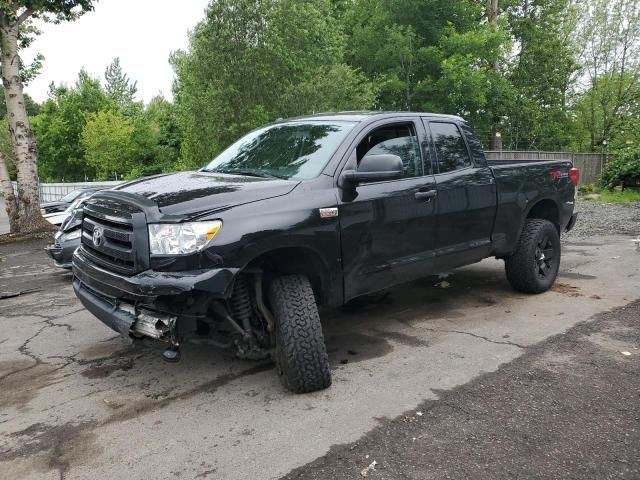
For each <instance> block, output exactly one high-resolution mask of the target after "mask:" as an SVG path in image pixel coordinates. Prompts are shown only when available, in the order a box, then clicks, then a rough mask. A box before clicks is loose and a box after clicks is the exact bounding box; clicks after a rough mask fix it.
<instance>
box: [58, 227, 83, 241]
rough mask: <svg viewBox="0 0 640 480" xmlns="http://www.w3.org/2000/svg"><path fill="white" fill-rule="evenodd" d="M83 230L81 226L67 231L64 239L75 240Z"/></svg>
mask: <svg viewBox="0 0 640 480" xmlns="http://www.w3.org/2000/svg"><path fill="white" fill-rule="evenodd" d="M81 233H82V230H81V229H80V228H79V229H78V230H74V231H73V232H69V233H65V234H64V235H63V237H62V240H75V239H76V238H80V234H81Z"/></svg>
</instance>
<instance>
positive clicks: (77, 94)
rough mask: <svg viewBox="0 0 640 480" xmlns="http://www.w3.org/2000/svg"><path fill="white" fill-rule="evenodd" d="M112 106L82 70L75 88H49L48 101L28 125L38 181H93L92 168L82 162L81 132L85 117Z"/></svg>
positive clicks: (104, 94) (94, 81)
mask: <svg viewBox="0 0 640 480" xmlns="http://www.w3.org/2000/svg"><path fill="white" fill-rule="evenodd" d="M112 106H113V103H112V102H111V101H110V100H109V98H107V95H106V93H105V91H104V89H103V88H102V86H101V85H100V81H99V80H98V79H97V78H92V77H91V76H90V75H89V74H88V73H87V72H85V71H84V70H81V71H80V73H79V74H78V79H77V81H76V83H75V85H73V86H71V87H67V86H64V85H60V86H55V85H52V86H51V87H50V92H49V99H48V100H47V101H46V102H44V103H43V104H42V106H41V108H40V113H39V114H38V115H37V116H35V117H34V118H33V121H32V124H33V130H34V133H35V137H36V140H37V141H38V156H39V160H38V163H39V168H38V171H39V173H40V176H41V178H43V179H45V180H49V181H67V182H74V181H84V180H86V179H93V178H94V177H95V170H94V168H93V166H92V165H90V164H88V163H87V162H86V160H85V154H84V147H83V145H82V141H81V140H82V131H83V129H84V126H85V124H86V122H87V116H89V115H90V114H92V113H96V112H99V111H102V110H106V109H109V108H111V107H112Z"/></svg>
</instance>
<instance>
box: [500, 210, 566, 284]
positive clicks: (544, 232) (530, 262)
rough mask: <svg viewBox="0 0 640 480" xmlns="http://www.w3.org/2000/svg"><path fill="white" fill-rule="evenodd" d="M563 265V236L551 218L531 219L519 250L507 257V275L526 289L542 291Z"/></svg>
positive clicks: (514, 282)
mask: <svg viewBox="0 0 640 480" xmlns="http://www.w3.org/2000/svg"><path fill="white" fill-rule="evenodd" d="M559 268H560V236H559V235H558V230H557V229H556V227H555V226H554V225H553V223H551V222H550V221H548V220H542V219H537V218H531V219H527V220H526V223H525V225H524V228H523V229H522V233H521V235H520V239H519V240H518V246H517V248H516V251H515V252H513V254H511V255H510V256H509V257H507V258H506V259H505V270H506V273H507V279H508V280H509V283H510V284H511V286H512V287H513V288H514V289H516V290H518V291H520V292H524V293H542V292H545V291H547V290H548V289H549V288H551V286H552V285H553V282H555V280H556V277H557V276H558V270H559Z"/></svg>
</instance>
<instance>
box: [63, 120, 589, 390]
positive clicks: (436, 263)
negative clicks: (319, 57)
mask: <svg viewBox="0 0 640 480" xmlns="http://www.w3.org/2000/svg"><path fill="white" fill-rule="evenodd" d="M577 183H578V170H577V169H575V168H573V166H572V164H571V162H570V161H552V162H511V163H509V162H504V161H502V162H496V163H495V164H494V163H492V162H488V161H487V160H486V159H485V155H484V153H483V151H482V148H481V146H480V143H479V142H478V140H477V139H476V138H475V136H474V134H473V132H472V129H471V127H470V126H469V125H468V124H467V123H466V122H465V121H464V120H463V119H461V118H459V117H454V116H446V115H435V114H429V113H406V112H405V113H380V112H375V113H374V112H371V113H369V112H364V113H360V112H355V113H353V112H352V113H342V114H323V115H315V116H309V117H302V118H295V119H290V120H284V121H278V122H276V123H273V124H271V125H268V126H265V127H263V128H259V129H257V130H254V131H253V132H250V133H249V134H247V135H246V136H244V137H242V138H241V139H240V140H238V141H237V142H236V143H234V144H233V145H231V146H230V147H229V148H227V149H226V150H225V151H224V152H222V153H221V154H220V155H218V156H217V157H216V158H215V159H214V160H213V161H211V163H209V164H208V165H207V166H205V167H204V168H202V169H200V170H198V171H195V172H182V173H175V174H170V175H159V176H155V177H150V178H145V179H141V180H137V181H134V182H131V183H128V184H125V185H122V186H119V187H117V188H115V189H114V190H110V191H104V192H100V193H97V194H96V195H94V196H93V197H92V198H91V199H90V200H88V201H87V202H86V204H85V206H84V209H83V212H82V215H83V219H82V222H83V223H82V237H81V246H80V248H78V250H77V251H76V252H75V254H74V257H73V272H74V281H73V286H74V290H75V292H76V294H77V296H78V297H79V299H80V300H81V302H82V303H83V304H84V306H85V307H86V308H87V309H88V310H89V311H90V312H92V313H93V314H94V315H95V316H96V317H98V318H99V319H100V320H101V321H102V322H104V323H105V324H107V325H108V326H109V327H111V328H112V329H114V330H116V331H118V332H120V333H121V334H123V335H125V336H127V337H130V338H134V339H139V338H144V337H151V338H153V339H159V340H163V341H166V342H168V348H167V349H166V350H165V352H164V356H165V359H167V360H169V361H172V360H174V361H175V360H177V359H178V358H179V345H180V342H181V341H183V340H184V339H187V338H192V337H194V336H195V337H204V341H207V342H209V343H212V344H214V345H218V346H222V347H226V348H233V349H234V350H235V351H236V353H237V354H238V355H240V356H242V357H244V358H255V359H259V358H265V357H267V356H272V357H273V358H274V360H275V363H276V365H277V369H278V372H279V374H280V377H281V379H282V381H283V383H284V385H285V386H286V387H287V388H289V389H290V390H292V391H294V392H299V393H301V392H310V391H314V390H318V389H322V388H326V387H328V386H329V385H330V383H331V373H330V369H329V363H328V359H327V353H326V347H325V342H324V338H323V333H322V326H321V323H320V317H319V313H318V307H336V306H340V305H343V304H345V303H346V302H348V301H350V300H351V299H354V298H356V297H359V296H362V295H365V294H370V293H372V292H377V291H380V290H383V289H386V288H388V287H390V286H392V285H396V284H399V283H402V282H407V281H411V280H414V279H416V278H419V277H424V276H429V275H433V274H437V273H439V272H446V271H449V270H451V269H453V268H456V267H459V266H462V265H467V264H471V263H474V262H478V261H480V260H482V259H484V258H487V257H496V258H499V259H504V261H505V268H506V274H507V277H508V279H509V281H510V283H511V285H512V286H513V288H515V289H517V290H519V291H522V292H528V293H541V292H544V291H545V290H547V289H549V288H550V287H551V285H552V284H553V282H554V280H555V278H556V275H557V273H558V268H559V264H560V233H561V232H562V231H564V230H569V229H571V228H572V227H573V225H574V223H575V220H576V214H575V213H574V197H575V189H576V184H577Z"/></svg>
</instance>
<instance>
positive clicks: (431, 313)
mask: <svg viewBox="0 0 640 480" xmlns="http://www.w3.org/2000/svg"><path fill="white" fill-rule="evenodd" d="M629 240H630V239H629V237H626V236H609V237H595V236H594V237H590V238H588V239H576V240H573V239H569V241H567V242H565V243H564V251H563V259H562V266H561V275H560V277H559V279H558V282H557V283H556V285H555V287H554V288H553V289H552V290H551V291H549V292H547V293H544V294H542V295H524V294H520V293H517V292H514V291H513V290H512V289H511V288H510V287H509V285H508V283H507V282H506V280H505V277H504V271H503V264H502V262H501V261H497V260H492V259H491V260H485V261H483V262H480V263H478V264H475V265H471V266H468V267H465V268H462V269H460V270H456V271H454V272H453V273H452V274H451V275H450V276H449V277H448V278H447V279H446V280H445V281H444V282H443V281H442V280H438V279H434V278H427V279H424V280H421V281H417V282H413V283H411V284H407V285H403V286H400V287H397V288H395V289H393V290H391V291H390V293H389V295H388V296H387V297H384V298H381V299H378V301H376V302H364V303H363V304H362V305H360V306H359V307H358V308H354V309H353V310H352V311H351V312H340V311H328V312H323V313H322V318H323V324H324V330H325V336H326V339H327V344H328V350H329V356H330V361H331V365H332V374H333V385H332V386H331V388H329V389H327V390H324V391H321V392H316V393H313V394H308V395H294V394H291V393H289V392H287V391H285V390H284V389H283V388H282V387H281V386H280V384H279V382H278V379H277V377H276V374H275V372H274V371H273V367H272V365H271V364H270V363H268V362H263V363H256V362H249V361H241V360H238V359H235V358H233V357H231V356H229V355H228V354H226V353H224V352H220V351H218V350H216V349H215V348H212V347H210V346H205V345H185V347H184V349H183V359H182V361H181V362H180V363H178V364H167V363H165V362H163V361H162V360H161V355H160V354H161V351H162V348H161V346H159V345H158V346H152V347H134V346H131V345H129V344H128V343H127V342H126V341H125V340H123V339H122V338H120V337H119V336H117V335H116V334H114V333H113V332H112V331H110V330H109V329H107V328H106V327H105V326H104V325H102V324H101V323H100V322H99V321H98V320H96V319H95V318H93V317H92V316H91V315H90V314H89V313H88V312H86V311H85V310H84V309H83V308H82V307H81V306H80V305H79V303H78V301H77V300H76V299H75V297H74V295H73V292H72V288H71V284H70V280H71V278H70V274H68V273H66V272H64V271H59V270H56V269H55V268H54V267H53V266H52V264H51V262H49V261H48V259H47V258H46V257H45V255H44V252H43V251H42V248H43V247H44V243H43V242H30V243H18V244H16V243H14V244H7V245H0V292H11V293H13V294H19V295H17V296H14V297H11V298H4V299H0V327H1V328H0V472H2V475H1V476H2V477H3V478H11V479H30V478H34V479H49V478H51V479H59V478H64V479H67V480H68V479H92V478H96V479H102V478H114V479H115V478H117V479H119V478H126V479H148V478H173V477H176V478H218V479H225V480H226V479H231V480H232V479H277V478H281V477H283V476H286V475H290V476H291V478H296V475H297V476H298V477H300V478H334V477H335V478H362V473H363V470H364V469H366V468H367V467H368V466H369V465H370V464H371V463H372V462H373V461H374V460H375V461H376V462H378V465H377V466H375V465H374V467H373V468H375V470H374V469H371V470H368V471H365V474H366V475H367V476H368V477H369V478H378V477H379V478H447V475H448V476H449V477H450V478H535V477H536V476H537V473H538V472H542V473H544V475H542V474H541V475H540V476H541V477H543V478H544V476H545V475H546V477H548V478H552V477H553V478H572V477H573V478H613V477H614V476H618V475H623V476H625V475H626V476H627V477H628V478H638V475H637V461H638V454H637V448H638V437H637V428H638V420H639V417H638V410H637V404H638V400H639V399H638V395H637V394H638V391H639V389H638V383H637V373H635V372H637V371H638V369H637V361H638V360H637V355H638V350H637V347H638V343H637V324H634V323H633V322H634V319H637V309H636V310H630V311H631V312H633V313H630V314H629V316H625V315H624V314H622V313H620V312H623V311H622V310H612V311H613V313H612V315H614V317H611V318H612V320H611V321H612V322H618V323H610V324H601V323H600V322H601V321H603V320H602V319H603V318H604V317H602V316H601V314H602V313H603V312H607V311H609V310H611V309H615V308H619V307H622V306H625V305H629V307H628V308H629V309H631V308H632V306H631V303H632V302H633V301H634V300H636V299H637V298H638V297H640V295H639V292H640V252H639V251H636V249H635V246H634V244H633V243H632V242H631V241H629ZM34 290H35V291H34ZM21 292H22V294H20V293H21ZM633 308H636V307H633ZM618 317H619V318H618ZM581 322H587V323H586V325H587V326H584V327H578V329H577V330H572V328H573V327H575V326H576V325H577V324H579V323H581ZM589 325H593V328H594V330H592V331H591V330H588V328H590V327H588V326H589ZM585 328H586V329H587V330H584V329H585ZM580 329H582V330H580ZM634 329H636V330H634ZM634 331H635V333H634ZM567 332H569V333H567ZM590 332H591V333H590ZM565 333H566V335H562V334H565ZM588 333H590V335H587V334H588ZM558 335H561V337H557V336H558ZM634 335H635V336H634ZM550 339H551V340H550ZM558 339H559V340H558ZM545 341H546V342H551V343H548V344H545V343H542V344H541V342H545ZM554 342H555V343H554ZM558 342H559V343H558ZM563 342H564V343H563ZM538 344H541V345H538ZM621 351H628V352H629V353H630V354H631V355H630V356H629V358H627V356H623V355H622V354H621V353H619V352H621ZM607 355H610V358H608V357H607ZM589 362H592V363H593V365H592V364H591V363H589ZM624 362H629V363H624ZM616 366H617V367H618V368H614V367H616ZM631 367H633V368H631ZM528 372H531V373H528ZM634 375H636V376H635V377H634ZM614 377H615V378H614ZM579 382H583V384H581V385H578V383H579ZM589 385H591V386H592V390H591V391H589V390H588V388H587V387H589ZM625 389H626V390H625ZM545 399H546V400H545ZM547 400H548V403H545V402H547ZM634 401H635V405H632V403H633V402H634ZM458 407H460V408H462V409H463V410H464V411H462V410H460V409H459V408H458ZM418 411H420V412H421V413H422V414H423V415H421V416H420V415H418V414H417V412H418ZM465 411H466V412H468V413H465ZM432 412H433V413H432ZM430 415H433V416H432V417H430ZM404 419H406V420H404ZM396 424H399V425H400V427H406V430H402V429H401V428H400V427H398V429H395V428H396V427H395V426H394V425H396ZM387 427H388V428H391V429H392V430H389V431H390V432H391V433H390V434H389V435H390V437H389V439H390V440H389V441H387V442H386V443H385V440H384V439H383V438H381V437H380V436H377V435H379V434H378V433H377V432H378V431H383V430H384V429H385V428H387ZM518 432H520V433H518ZM627 434H628V436H627ZM516 435H519V436H520V437H521V438H520V439H518V438H515V436H516ZM414 437H415V438H416V440H415V441H414V440H413V438H414ZM372 439H377V440H375V441H373V440H372ZM607 440H610V441H609V442H607ZM369 442H371V443H369ZM409 442H410V443H409ZM413 442H416V447H415V449H413V447H412V445H413ZM625 442H627V443H625ZM396 444H397V448H396V447H394V445H396ZM365 445H366V446H367V448H362V449H361V446H365ZM501 445H502V446H504V448H503V449H501ZM581 448H584V450H585V454H584V455H582V456H581V455H580V454H579V450H580V449H581ZM634 449H635V450H634ZM634 451H635V454H634ZM353 452H356V453H357V455H356V454H355V453H354V454H353V455H352V456H351V454H352V453H353ZM405 453H406V455H405V456H402V455H404V454H405ZM327 454H329V456H328V457H326V458H323V457H324V456H325V455H327ZM367 455H369V457H368V458H367ZM634 455H635V456H634ZM339 458H342V460H340V462H342V463H340V462H337V459H339ZM590 458H592V459H591V460H590ZM562 459H566V464H562V462H561V460H562ZM554 462H555V463H554ZM571 462H573V464H572V463H571ZM634 462H635V463H634ZM487 465H488V466H487ZM413 466H415V468H414V467H413ZM556 467H557V469H556ZM527 468H529V470H527ZM625 468H627V469H628V470H624V469H625ZM634 469H635V470H634ZM322 472H324V476H323V475H321V473H322ZM554 472H555V473H554ZM316 473H317V475H316ZM305 475H306V476H305ZM313 475H316V476H313ZM554 475H555V476H554ZM578 475H581V476H580V477H578ZM634 475H635V477H634Z"/></svg>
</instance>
